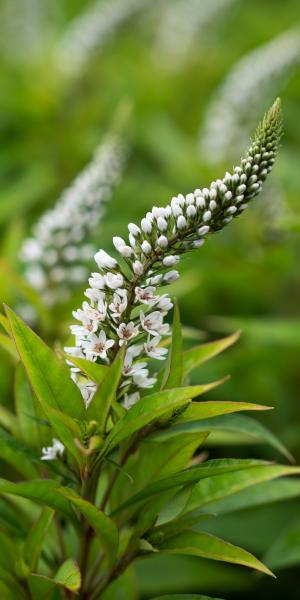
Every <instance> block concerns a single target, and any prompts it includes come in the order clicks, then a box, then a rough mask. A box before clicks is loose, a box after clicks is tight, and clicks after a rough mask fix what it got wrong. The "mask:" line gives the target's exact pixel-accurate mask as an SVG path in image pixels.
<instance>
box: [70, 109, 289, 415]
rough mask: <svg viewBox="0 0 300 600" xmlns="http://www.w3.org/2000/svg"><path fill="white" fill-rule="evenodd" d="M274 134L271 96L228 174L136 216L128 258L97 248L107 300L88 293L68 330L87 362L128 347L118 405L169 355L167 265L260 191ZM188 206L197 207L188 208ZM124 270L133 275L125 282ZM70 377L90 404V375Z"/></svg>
mask: <svg viewBox="0 0 300 600" xmlns="http://www.w3.org/2000/svg"><path fill="white" fill-rule="evenodd" d="M280 136H281V120H280V103H279V101H278V100H277V101H276V102H275V103H274V105H273V106H272V108H271V109H270V111H269V112H268V113H267V115H266V116H265V118H264V120H263V122H262V123H261V125H260V126H259V127H258V129H257V131H256V134H255V136H254V139H253V141H252V143H251V145H250V148H249V150H248V152H247V154H246V156H245V158H244V159H243V160H242V161H241V163H240V166H237V167H235V168H234V169H233V172H232V173H226V174H225V177H224V178H223V179H222V180H219V179H218V180H217V181H215V182H212V184H211V186H210V188H209V189H208V188H204V189H203V190H199V189H196V190H195V191H194V192H192V193H190V194H188V195H187V196H186V197H185V196H183V195H182V194H179V195H178V196H177V197H176V198H172V200H171V205H170V206H167V207H164V208H161V207H154V208H153V210H152V213H148V214H147V216H146V217H144V219H142V222H141V227H139V226H138V225H135V224H130V226H129V231H130V234H129V241H130V246H131V248H132V250H133V255H132V257H130V258H129V259H127V258H126V261H124V263H125V264H124V265H123V263H120V262H119V261H116V260H115V259H114V258H113V257H110V256H109V255H107V253H106V252H104V251H103V250H100V251H99V252H98V253H97V255H96V258H97V262H98V264H100V272H99V274H98V275H97V274H95V273H93V275H92V282H93V287H95V288H96V291H98V292H99V293H100V294H103V293H104V295H105V298H104V297H102V296H101V299H100V297H99V299H97V294H96V295H94V294H90V292H89V293H88V294H89V295H90V296H91V303H92V305H88V303H87V302H84V303H83V307H82V309H79V310H77V311H76V312H75V313H74V317H75V318H76V319H78V320H79V321H81V323H82V327H81V326H79V328H78V326H77V327H75V328H74V326H73V333H74V334H75V336H76V345H77V346H78V349H79V351H80V352H81V353H82V355H83V356H84V357H85V358H87V359H88V360H98V359H99V357H100V358H101V359H102V360H105V362H106V363H111V362H112V361H113V360H114V358H115V356H116V354H117V352H118V348H119V347H120V346H122V345H123V344H126V349H127V352H126V358H125V363H124V371H123V380H121V382H120V388H119V398H120V401H121V402H122V403H123V405H124V406H129V405H131V398H133V400H132V402H133V401H134V402H136V401H137V398H138V397H137V395H134V396H132V394H136V392H137V391H138V389H139V388H140V389H141V390H142V389H147V388H150V387H152V386H153V385H154V384H155V381H156V378H155V377H152V376H151V375H149V370H148V368H146V360H145V359H148V358H151V359H156V360H163V359H164V358H165V357H166V355H167V349H166V348H164V347H162V345H161V340H162V337H163V336H165V335H168V333H169V325H168V324H167V323H165V321H164V320H165V317H166V315H167V314H168V312H169V311H170V310H171V308H172V306H173V304H172V302H171V300H170V298H169V297H168V295H167V294H162V295H160V294H159V289H158V288H159V286H165V285H168V284H169V283H172V282H173V281H175V280H176V279H177V278H178V277H179V273H178V271H176V270H171V271H168V270H167V269H168V268H169V267H170V266H173V265H174V264H176V263H177V262H178V260H179V258H180V256H181V255H182V254H184V253H185V252H187V251H191V250H194V249H196V248H198V247H201V246H202V245H203V242H204V236H206V235H207V234H208V233H210V232H216V231H219V230H220V229H223V227H225V226H226V225H227V223H229V222H230V221H231V220H233V219H235V218H236V217H238V216H239V215H240V214H241V213H242V212H243V211H244V210H245V208H246V206H247V204H248V202H250V201H251V200H252V198H254V197H255V196H257V195H258V194H259V192H260V190H261V188H262V185H263V182H264V180H265V179H266V177H267V174H268V173H269V172H270V171H271V169H272V167H273V164H274V161H275V157H276V154H277V150H278V147H279V142H280ZM176 206H178V207H180V210H181V213H182V214H181V215H177V214H174V212H175V213H176V210H174V209H175V207H176ZM191 207H193V208H195V211H191V210H190V208H191ZM150 214H151V217H150V216H149V215H150ZM180 217H182V219H181V220H180V221H179V219H180ZM145 219H146V221H147V225H146V223H145ZM208 223H209V224H208ZM150 224H151V229H150ZM148 225H149V227H148ZM183 225H184V226H183ZM162 229H163V230H164V233H163V235H162ZM123 242H124V240H123V239H121V238H114V245H115V247H117V249H119V248H118V247H120V246H121V247H122V246H123V245H125V246H126V245H127V244H126V242H125V243H124V244H123ZM145 242H147V243H149V244H150V245H151V252H149V253H146V252H144V249H145ZM143 248H144V249H143ZM99 258H100V261H99ZM123 260H124V259H122V258H121V259H120V261H123ZM128 267H129V268H130V269H131V273H132V275H131V278H130V279H129V278H128ZM111 269H113V273H112V272H111V271H110V270H111ZM108 276H109V277H110V283H111V281H113V282H114V285H115V282H116V283H117V282H118V283H120V285H121V283H122V287H121V288H120V289H118V288H117V289H116V290H114V285H107V277H108ZM103 281H104V282H105V290H104V291H103ZM98 287H100V290H99V289H97V288H98ZM91 289H92V288H91ZM97 302H98V304H97ZM99 304H100V305H101V310H100V314H101V315H103V314H104V307H105V309H106V313H105V319H104V320H102V321H101V319H99V317H98V316H97V312H99ZM72 352H74V350H73V351H72ZM71 355H72V353H71ZM135 359H136V362H135ZM70 362H72V361H70ZM72 377H73V378H74V380H76V379H77V381H78V385H79V387H80V389H81V392H82V394H83V397H84V399H85V402H86V403H89V402H90V401H91V399H92V396H93V393H94V392H95V390H96V386H95V385H94V386H93V382H90V381H89V380H88V379H87V380H86V382H85V383H83V381H84V376H83V375H82V374H80V378H79V375H78V372H77V371H75V372H74V371H72ZM129 399H130V400H129Z"/></svg>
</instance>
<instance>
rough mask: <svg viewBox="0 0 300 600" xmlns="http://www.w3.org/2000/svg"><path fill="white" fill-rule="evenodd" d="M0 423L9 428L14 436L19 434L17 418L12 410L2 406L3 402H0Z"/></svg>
mask: <svg viewBox="0 0 300 600" xmlns="http://www.w3.org/2000/svg"><path fill="white" fill-rule="evenodd" d="M0 424H1V425H3V427H5V429H8V431H10V433H12V434H13V435H14V436H16V437H17V436H18V421H17V418H16V416H15V415H14V414H13V413H12V412H11V411H10V410H8V408H6V406H2V404H0Z"/></svg>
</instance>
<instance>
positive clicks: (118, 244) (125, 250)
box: [113, 236, 133, 258]
mask: <svg viewBox="0 0 300 600" xmlns="http://www.w3.org/2000/svg"><path fill="white" fill-rule="evenodd" d="M113 245H114V247H115V249H116V250H117V251H118V252H119V253H120V254H121V256H125V257H126V258H129V257H130V256H132V254H133V251H132V248H130V246H128V245H127V244H126V242H125V241H124V240H123V238H121V237H118V236H115V237H114V238H113Z"/></svg>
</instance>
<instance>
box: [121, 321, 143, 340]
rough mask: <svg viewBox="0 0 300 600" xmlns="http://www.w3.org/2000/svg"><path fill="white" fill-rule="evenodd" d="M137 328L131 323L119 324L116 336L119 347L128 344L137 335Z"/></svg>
mask: <svg viewBox="0 0 300 600" xmlns="http://www.w3.org/2000/svg"><path fill="white" fill-rule="evenodd" d="M138 332H139V328H138V327H137V326H135V324H134V322H133V321H130V322H129V323H121V324H120V325H119V327H118V329H117V334H118V336H119V338H120V341H119V345H120V346H122V344H123V343H126V342H128V341H129V340H131V339H132V338H134V337H136V336H137V335H138Z"/></svg>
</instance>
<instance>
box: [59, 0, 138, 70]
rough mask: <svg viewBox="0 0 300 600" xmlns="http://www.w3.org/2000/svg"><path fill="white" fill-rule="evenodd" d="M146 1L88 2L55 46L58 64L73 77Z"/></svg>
mask: <svg viewBox="0 0 300 600" xmlns="http://www.w3.org/2000/svg"><path fill="white" fill-rule="evenodd" d="M147 2H149V0H96V1H95V2H94V3H92V4H89V5H88V6H87V7H86V9H85V10H84V11H83V12H82V13H80V14H79V15H78V16H77V17H76V18H75V19H74V20H73V21H71V23H70V25H69V27H67V29H66V31H65V32H64V34H63V36H62V38H61V40H60V41H59V43H58V45H57V48H56V54H55V60H56V63H57V65H58V67H59V68H60V69H61V70H62V71H63V72H64V73H66V74H69V75H72V76H73V75H77V74H79V73H81V72H82V71H83V68H84V65H85V64H86V62H87V60H88V59H89V58H90V56H91V54H92V53H93V52H94V51H95V50H97V49H99V48H101V47H102V46H103V45H104V44H105V43H106V41H107V40H108V39H109V38H110V37H111V36H112V35H113V34H114V33H115V31H116V30H117V29H118V27H120V26H121V25H122V24H123V23H124V22H125V21H126V20H127V19H129V18H130V17H131V16H132V15H134V13H135V12H136V11H138V10H139V9H141V8H143V6H144V5H145V4H146V3H147Z"/></svg>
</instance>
